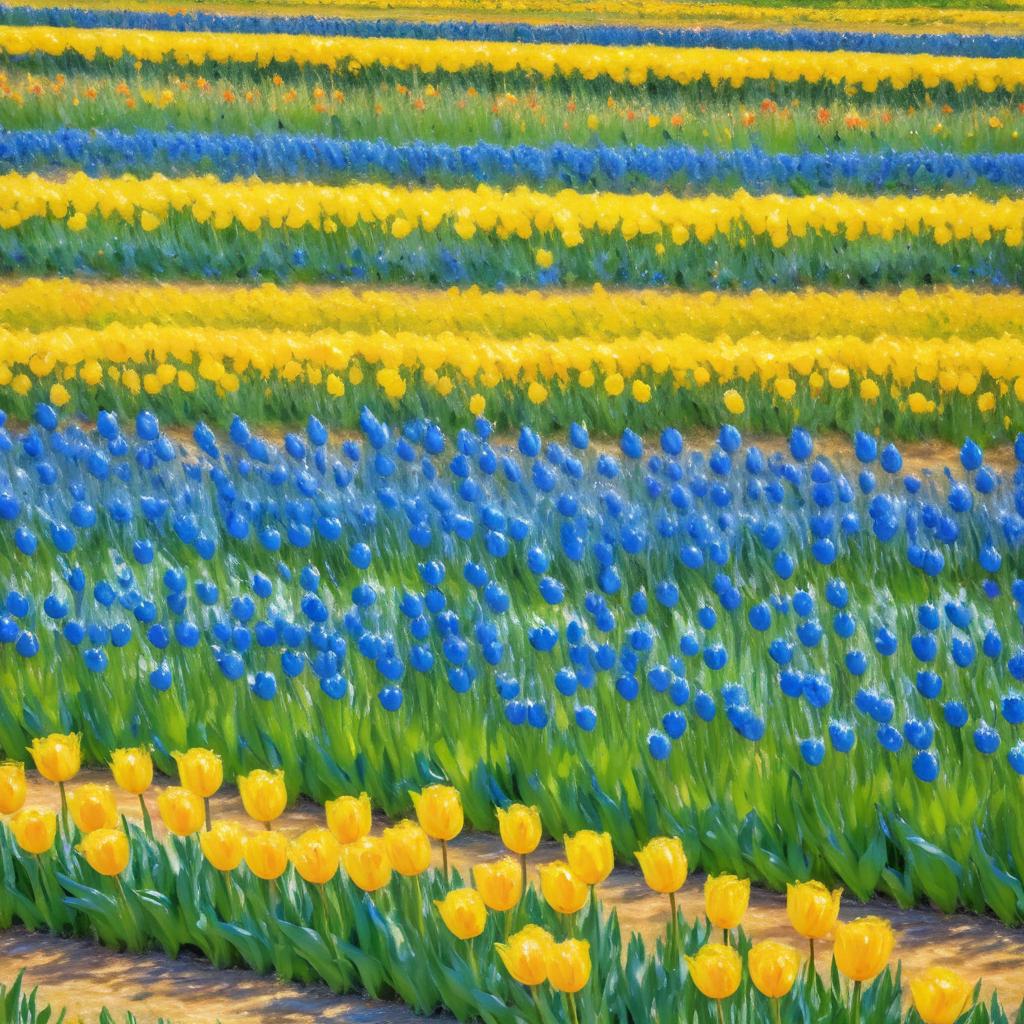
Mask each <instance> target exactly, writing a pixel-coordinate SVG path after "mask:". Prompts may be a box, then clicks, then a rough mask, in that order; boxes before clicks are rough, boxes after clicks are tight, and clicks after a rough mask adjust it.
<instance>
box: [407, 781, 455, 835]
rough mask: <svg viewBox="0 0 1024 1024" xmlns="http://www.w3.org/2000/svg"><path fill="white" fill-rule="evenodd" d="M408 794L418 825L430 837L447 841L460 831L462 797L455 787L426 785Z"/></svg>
mask: <svg viewBox="0 0 1024 1024" xmlns="http://www.w3.org/2000/svg"><path fill="white" fill-rule="evenodd" d="M410 796H411V797H412V802H413V806H414V807H415V808H416V817H417V818H418V819H419V823H420V827H421V828H422V829H423V831H424V832H426V833H427V835H428V836H430V838H431V839H440V840H441V841H443V842H448V841H449V840H451V839H454V838H455V837H456V836H457V835H458V834H459V833H460V832H461V831H462V825H463V816H462V798H461V797H460V796H459V791H458V790H457V789H454V788H453V787H452V786H427V787H426V789H423V790H421V791H420V792H419V793H411V794H410Z"/></svg>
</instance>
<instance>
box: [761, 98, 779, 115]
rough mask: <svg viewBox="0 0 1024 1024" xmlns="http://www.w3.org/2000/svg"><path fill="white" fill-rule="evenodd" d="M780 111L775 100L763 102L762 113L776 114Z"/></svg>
mask: <svg viewBox="0 0 1024 1024" xmlns="http://www.w3.org/2000/svg"><path fill="white" fill-rule="evenodd" d="M778 109H779V105H778V104H777V103H776V102H775V100H761V113H762V114H774V113H775V112H776V111H777V110H778Z"/></svg>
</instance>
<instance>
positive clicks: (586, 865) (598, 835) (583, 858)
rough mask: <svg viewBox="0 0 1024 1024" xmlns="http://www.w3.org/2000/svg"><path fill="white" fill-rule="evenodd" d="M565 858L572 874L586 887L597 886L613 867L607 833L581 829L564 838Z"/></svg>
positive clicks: (612, 857)
mask: <svg viewBox="0 0 1024 1024" xmlns="http://www.w3.org/2000/svg"><path fill="white" fill-rule="evenodd" d="M565 857H566V860H568V862H569V867H571V868H572V873H573V874H574V875H575V876H576V877H577V878H578V879H579V880H580V881H581V882H585V883H586V884H587V885H599V884H600V883H601V882H603V881H604V880H605V879H606V878H607V877H608V876H609V875H610V874H611V873H612V868H613V867H615V854H614V853H613V852H612V837H611V836H610V835H608V833H607V832H592V831H591V830H590V829H583V830H582V831H580V832H577V833H576V835H574V836H566V837H565Z"/></svg>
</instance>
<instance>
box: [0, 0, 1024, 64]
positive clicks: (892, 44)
mask: <svg viewBox="0 0 1024 1024" xmlns="http://www.w3.org/2000/svg"><path fill="white" fill-rule="evenodd" d="M0 24H5V25H51V26H53V27H57V28H83V29H92V28H123V29H137V30H139V31H170V32H244V33H263V32H267V33H280V34H285V35H311V36H352V37H359V38H373V37H390V38H396V39H454V40H464V41H467V42H504V43H547V44H565V43H586V44H588V45H592V46H669V47H676V48H679V47H685V48H693V47H715V48H720V49H728V50H738V49H760V50H812V51H819V52H831V51H834V50H847V51H849V52H852V53H894V54H895V53H931V54H935V55H937V56H946V57H1024V36H1020V35H992V34H984V33H978V34H960V33H955V32H927V33H922V32H914V33H910V32H908V33H902V32H898V33H896V32H849V31H844V32H836V31H830V30H821V29H810V28H791V29H770V28H748V29H734V28H716V27H699V28H645V27H640V26H625V25H534V24H529V23H527V22H493V23H488V22H481V21H458V20H448V21H403V20H399V19H396V18H372V19H370V18H323V17H318V16H316V15H303V16H299V17H288V16H281V15H243V14H216V13H213V12H207V11H189V12H173V13H172V12H164V11H125V10H91V9H88V8H83V7H18V6H6V5H5V6H3V7H0Z"/></svg>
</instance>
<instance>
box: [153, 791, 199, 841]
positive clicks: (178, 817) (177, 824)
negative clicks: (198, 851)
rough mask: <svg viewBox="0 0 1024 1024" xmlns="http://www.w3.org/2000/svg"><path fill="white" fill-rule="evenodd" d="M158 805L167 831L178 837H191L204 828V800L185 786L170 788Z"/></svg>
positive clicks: (159, 798) (157, 800)
mask: <svg viewBox="0 0 1024 1024" xmlns="http://www.w3.org/2000/svg"><path fill="white" fill-rule="evenodd" d="M156 805H157V808H158V809H159V811H160V817H161V818H162V819H163V823H164V825H166V826H167V831H168V832H173V833H174V834H175V835H176V836H190V835H192V834H193V833H194V832H198V831H199V830H200V829H201V828H202V827H203V818H204V811H203V801H202V798H201V797H199V796H198V795H197V794H196V793H193V792H192V790H190V789H186V788H185V787H184V786H168V787H167V789H165V790H164V791H163V792H162V793H161V794H160V795H159V796H158V797H157V799H156Z"/></svg>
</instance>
